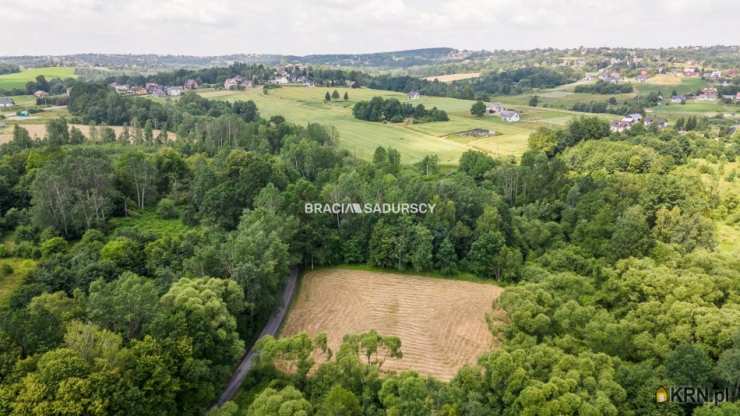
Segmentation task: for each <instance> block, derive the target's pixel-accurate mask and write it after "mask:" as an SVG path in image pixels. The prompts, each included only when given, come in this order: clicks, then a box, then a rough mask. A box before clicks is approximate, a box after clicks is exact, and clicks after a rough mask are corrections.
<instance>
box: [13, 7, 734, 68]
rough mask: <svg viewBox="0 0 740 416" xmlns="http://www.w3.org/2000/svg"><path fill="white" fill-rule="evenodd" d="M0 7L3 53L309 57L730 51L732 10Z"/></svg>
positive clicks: (647, 8) (612, 8)
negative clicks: (719, 47)
mask: <svg viewBox="0 0 740 416" xmlns="http://www.w3.org/2000/svg"><path fill="white" fill-rule="evenodd" d="M0 10H2V21H3V26H4V31H5V32H7V33H3V34H2V36H0V38H2V40H3V41H2V42H0V54H2V55H11V54H65V53H74V52H115V53H150V52H153V53H183V54H197V55H212V54H225V53H240V52H258V53H294V54H307V53H336V52H368V51H379V50H398V49H409V48H416V47H431V46H452V47H458V48H467V49H525V48H533V47H545V46H552V47H575V46H580V45H586V46H599V45H624V46H644V47H652V46H672V45H678V44H718V43H724V44H731V43H737V40H738V39H737V36H733V35H732V34H733V33H734V27H736V22H735V20H736V19H737V16H738V15H740V2H738V1H736V0H704V1H701V2H697V1H696V0H655V1H652V2H646V1H643V0H621V1H618V2H604V1H601V0H527V1H525V0H448V1H441V0H360V1H358V0H313V1H310V0H304V1H299V0H282V1H275V2H264V1H255V0H250V1H239V0H210V1H208V2H203V1H202V0H199V1H195V0H161V1H156V0H129V1H110V0H109V1H106V0H36V1H33V2H17V1H13V0H0ZM8 38H9V39H10V40H13V41H11V42H8V41H6V40H7V39H8ZM15 39H20V40H21V41H15Z"/></svg>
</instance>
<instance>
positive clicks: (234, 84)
mask: <svg viewBox="0 0 740 416" xmlns="http://www.w3.org/2000/svg"><path fill="white" fill-rule="evenodd" d="M242 81H244V79H243V78H242V77H241V76H239V75H237V76H235V77H233V78H227V79H226V80H224V89H225V90H233V89H236V88H238V87H239V84H241V83H242Z"/></svg>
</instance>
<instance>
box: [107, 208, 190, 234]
mask: <svg viewBox="0 0 740 416" xmlns="http://www.w3.org/2000/svg"><path fill="white" fill-rule="evenodd" d="M111 224H112V225H113V226H114V227H116V228H125V227H131V228H135V229H137V230H139V231H141V232H144V233H152V234H155V235H156V236H158V237H164V236H169V235H174V234H180V233H183V232H185V231H186V230H187V229H188V227H187V226H186V225H185V224H184V223H183V222H182V221H180V220H179V219H177V218H175V219H162V218H160V217H159V215H157V213H156V212H154V210H146V211H143V212H140V213H137V214H134V215H131V216H129V217H118V218H113V219H112V220H111Z"/></svg>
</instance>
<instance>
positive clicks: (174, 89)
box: [165, 87, 182, 97]
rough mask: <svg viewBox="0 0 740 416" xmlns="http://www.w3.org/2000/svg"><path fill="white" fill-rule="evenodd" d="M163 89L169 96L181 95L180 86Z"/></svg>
mask: <svg viewBox="0 0 740 416" xmlns="http://www.w3.org/2000/svg"><path fill="white" fill-rule="evenodd" d="M165 91H166V92H167V95H168V96H170V97H179V96H181V95H182V87H167V89H166V90H165Z"/></svg>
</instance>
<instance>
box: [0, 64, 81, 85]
mask: <svg viewBox="0 0 740 416" xmlns="http://www.w3.org/2000/svg"><path fill="white" fill-rule="evenodd" d="M39 75H43V76H44V77H46V79H47V80H50V79H52V78H61V79H65V78H75V69H74V68H71V67H62V66H51V67H43V68H28V69H24V70H22V71H21V72H16V73H14V74H4V75H0V90H7V89H13V88H24V87H25V86H26V83H27V82H28V81H34V80H36V77H37V76H39Z"/></svg>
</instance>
